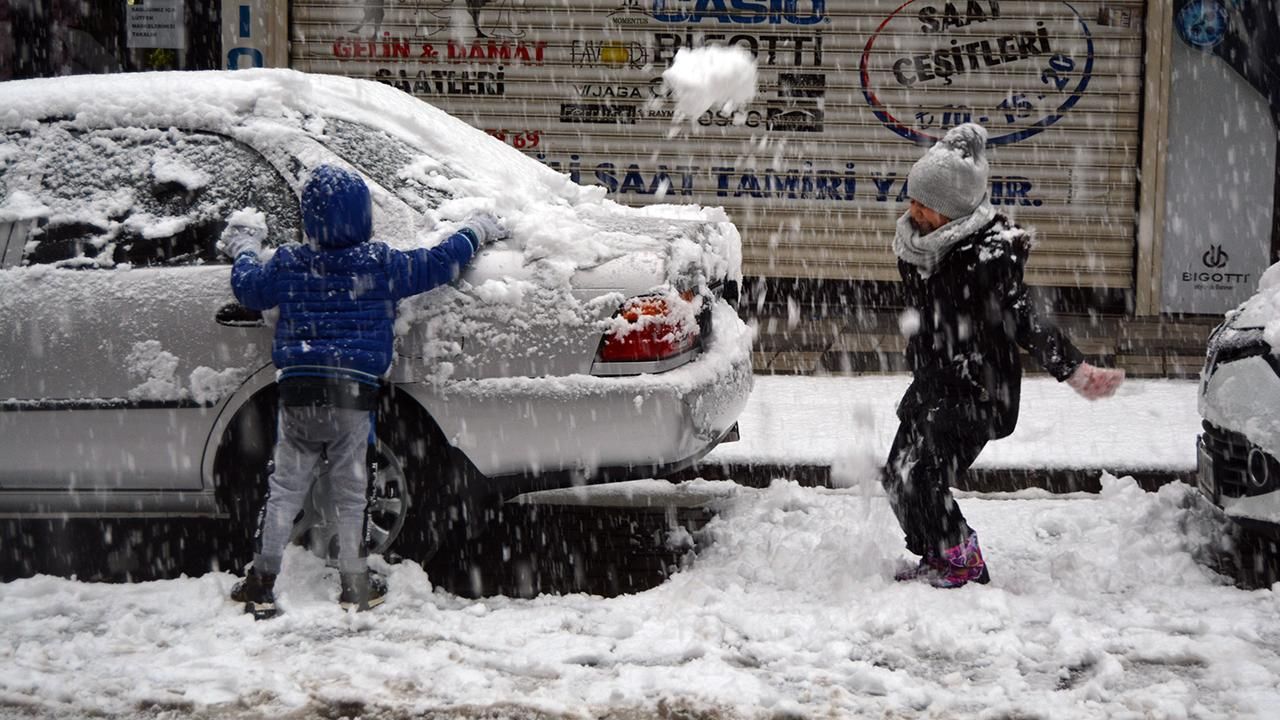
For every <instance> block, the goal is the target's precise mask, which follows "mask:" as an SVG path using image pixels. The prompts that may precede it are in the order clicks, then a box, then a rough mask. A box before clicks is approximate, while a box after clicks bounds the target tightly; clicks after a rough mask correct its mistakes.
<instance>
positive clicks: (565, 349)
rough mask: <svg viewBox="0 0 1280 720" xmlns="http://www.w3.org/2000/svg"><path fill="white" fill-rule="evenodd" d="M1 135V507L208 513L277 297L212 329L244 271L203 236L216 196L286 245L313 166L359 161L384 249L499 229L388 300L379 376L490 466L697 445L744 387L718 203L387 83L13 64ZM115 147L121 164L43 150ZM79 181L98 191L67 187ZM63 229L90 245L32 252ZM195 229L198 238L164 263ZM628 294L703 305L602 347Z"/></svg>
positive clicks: (529, 468)
mask: <svg viewBox="0 0 1280 720" xmlns="http://www.w3.org/2000/svg"><path fill="white" fill-rule="evenodd" d="M0 132H2V133H4V135H3V136H2V137H0V259H2V260H3V264H2V267H3V269H0V328H2V329H0V332H2V333H3V338H2V339H0V514H4V515H8V516H15V515H18V516H40V515H44V516H50V515H56V516H63V515H67V514H73V515H74V514H89V515H93V514H132V515H137V514H206V513H209V514H216V513H218V512H219V511H220V508H219V507H218V503H217V501H216V499H215V494H214V488H213V486H212V480H211V478H212V467H213V463H214V456H215V450H216V448H217V447H218V443H219V441H220V439H221V438H222V434H223V432H224V431H225V430H226V428H227V427H228V425H229V424H230V423H231V422H232V421H233V418H235V417H236V414H237V412H238V411H239V410H240V409H241V408H243V407H244V406H245V405H246V404H247V403H249V402H251V400H252V398H253V397H254V396H255V395H256V394H257V393H259V392H261V391H262V390H263V389H264V388H268V387H270V386H271V384H272V383H273V382H274V379H275V370H274V368H273V367H272V366H271V362H270V349H271V339H272V328H271V317H270V314H269V313H268V317H267V318H266V323H265V324H259V323H255V322H254V321H253V319H252V318H238V317H226V318H220V319H221V320H222V321H221V322H219V321H215V315H218V314H219V313H220V312H221V311H223V310H224V309H225V308H227V307H228V304H229V303H231V302H232V300H233V298H232V295H231V291H230V286H229V277H230V269H231V268H230V264H229V263H228V262H227V261H226V260H225V259H219V258H216V257H215V256H213V255H211V253H210V251H209V250H208V248H207V247H204V245H203V243H205V242H206V241H207V239H208V238H207V237H206V236H207V235H209V233H212V232H215V231H216V229H217V227H218V224H217V223H218V222H220V218H215V217H213V215H214V214H221V213H225V212H228V211H234V210H239V209H241V208H242V206H250V205H253V206H256V207H259V208H261V207H262V206H263V205H264V204H265V205H266V206H267V207H268V208H271V207H274V208H275V212H270V211H269V212H268V218H269V223H270V224H271V225H272V227H271V232H272V238H273V243H274V242H276V241H288V240H301V239H302V238H301V237H300V236H299V230H298V222H297V218H296V215H297V209H296V203H297V194H298V192H299V189H300V186H301V184H302V182H303V181H304V179H305V177H306V175H307V172H308V171H309V170H310V169H311V168H313V167H315V166H317V165H320V164H323V163H333V164H340V165H344V166H348V167H354V168H355V169H356V170H358V171H359V172H361V173H362V174H364V175H365V177H366V179H367V180H368V181H369V184H370V187H371V190H372V192H373V196H374V203H375V210H374V214H375V219H374V222H375V232H374V236H375V239H378V240H382V241H384V242H387V243H388V244H390V245H392V246H393V247H398V248H401V249H410V248H414V247H423V246H430V245H432V244H434V243H436V242H439V241H440V240H441V239H442V238H444V237H446V236H447V235H448V234H449V233H450V232H452V231H453V230H455V229H456V228H457V227H459V224H460V222H461V221H462V220H464V219H465V217H466V216H467V214H468V213H470V212H472V211H475V210H480V209H484V210H490V211H493V212H495V213H496V214H497V215H498V216H500V217H502V218H503V220H504V222H506V224H507V225H508V227H509V229H510V230H511V233H512V237H511V238H510V239H509V240H507V241H504V242H500V243H498V244H497V245H495V246H493V247H490V248H487V249H485V250H484V251H483V252H481V253H480V254H479V255H478V256H477V258H476V259H475V261H474V262H473V263H472V265H471V266H470V267H468V268H467V269H466V271H465V272H464V274H463V276H462V277H461V279H460V280H459V281H458V282H456V283H454V284H453V285H450V286H445V287H441V288H438V289H436V290H434V291H432V292H430V293H427V294H424V295H421V296H418V297H415V298H411V299H409V300H406V301H404V302H402V303H401V306H400V316H399V320H398V323H397V328H396V329H397V343H398V344H397V351H398V357H397V360H396V362H395V363H394V365H393V367H392V369H391V372H390V376H389V380H390V381H391V382H392V383H393V384H394V385H395V387H396V388H397V390H398V391H400V392H401V393H403V394H404V395H405V396H407V397H410V398H412V399H413V400H414V401H416V402H417V403H418V404H420V405H421V407H422V408H425V410H426V411H427V412H428V413H429V414H430V416H431V418H432V419H434V421H435V422H436V424H437V425H438V426H439V428H440V430H441V431H442V433H443V434H444V436H445V437H446V438H447V439H448V441H449V442H450V443H451V444H452V445H453V446H455V447H456V448H458V449H459V450H460V451H461V452H462V453H463V454H464V455H465V456H466V458H468V459H469V461H470V462H471V463H472V464H473V465H474V467H475V468H476V470H478V471H479V472H480V473H482V474H483V475H484V476H486V477H489V478H495V479H497V478H502V477H508V476H510V477H515V476H524V477H527V476H531V475H542V476H547V475H553V474H560V475H562V476H563V477H564V478H566V479H567V480H590V479H592V478H614V477H617V478H622V477H634V476H643V475H646V474H649V473H652V472H657V471H660V470H662V469H669V468H675V467H680V466H683V465H687V464H688V463H690V462H692V461H694V460H696V459H697V458H698V457H700V456H702V455H703V454H705V453H706V452H708V451H709V450H710V449H711V448H712V447H714V446H715V444H716V443H717V442H718V441H720V440H721V439H722V438H724V437H725V436H726V434H728V433H729V432H730V431H731V429H732V428H733V426H734V423H735V421H736V418H737V416H738V414H739V413H740V412H741V410H742V408H743V406H744V405H745V402H746V398H747V395H748V393H749V392H750V389H751V385H752V379H751V364H750V343H751V331H750V330H749V329H748V328H747V327H746V326H745V325H744V324H743V323H742V321H741V320H740V319H739V318H738V317H737V314H736V312H735V311H734V310H733V308H732V307H731V306H730V305H729V304H728V303H727V302H726V301H725V300H724V299H723V298H722V297H721V296H720V295H721V293H722V292H723V291H724V290H725V289H727V288H733V287H734V286H735V285H736V283H737V282H739V281H740V279H741V277H740V275H741V269H740V267H741V262H740V239H739V237H738V235H737V230H736V229H735V228H734V226H733V224H732V223H731V222H729V220H728V218H727V217H726V216H725V215H724V213H723V211H721V210H719V209H715V208H711V209H707V208H700V207H696V206H676V205H665V206H651V207H647V208H644V209H632V208H627V207H624V206H621V205H619V204H617V203H614V202H612V201H610V200H608V199H606V198H605V197H603V193H602V192H600V191H599V189H598V188H584V187H581V186H578V185H575V184H574V183H572V182H570V181H569V180H568V178H567V177H566V176H564V175H561V174H559V173H556V172H554V171H552V170H551V169H549V168H547V167H545V166H543V165H542V164H540V163H538V162H536V161H534V160H532V159H530V158H528V157H526V156H524V155H523V154H521V153H519V152H518V151H516V150H514V149H512V148H509V147H507V146H506V145H505V144H503V143H502V142H500V141H498V140H496V139H493V138H490V137H489V136H488V135H486V134H485V133H483V132H480V131H478V130H475V129H473V128H471V127H469V126H467V125H466V124H465V123H463V122H461V121H460V120H457V119H455V118H453V117H450V116H449V115H447V114H445V113H443V112H441V111H439V110H437V109H435V108H433V107H431V106H429V105H427V104H425V103H421V102H420V101H418V100H415V99H413V98H411V97H409V96H407V95H405V94H403V93H400V92H399V91H396V90H394V89H391V88H388V87H385V86H381V85H378V84H375V83H370V82H364V81H357V80H350V79H345V78H336V77H328V76H311V75H304V74H301V73H296V72H292V71H283V70H281V71H241V72H236V73H160V74H135V75H121V76H106V77H103V76H94V77H79V78H61V79H54V80H34V81H16V82H9V83H3V84H0ZM68 138H69V139H68ZM103 148H107V150H104V152H107V153H108V154H109V155H110V156H111V157H113V158H114V157H120V158H125V159H127V161H128V162H133V163H134V164H135V165H136V167H134V168H133V169H132V170H128V171H126V172H125V173H124V174H123V175H121V177H122V178H124V179H123V180H121V181H115V180H104V179H103V178H102V177H101V174H100V173H99V172H98V171H97V170H95V167H96V166H95V165H94V162H96V161H95V160H93V159H92V157H90V158H89V159H87V160H84V163H85V164H84V165H83V167H81V172H80V174H79V175H77V174H76V173H75V172H73V171H68V170H66V169H65V168H61V169H60V167H54V164H55V163H57V162H62V163H64V164H65V163H70V162H73V160H74V162H75V163H79V162H81V160H83V158H81V155H86V154H87V155H89V156H92V155H93V154H94V153H96V152H98V151H99V150H101V149H103ZM220 148H221V149H220ZM388 148H394V150H395V151H394V152H390V151H389V150H388ZM223 151H225V153H224V154H221V155H220V154H219V153H222V152H223ZM384 151H385V152H384ZM130 153H133V154H130ZM148 153H150V155H148ZM51 155H57V156H59V157H62V156H66V157H67V158H72V159H73V160H65V161H63V160H59V161H53V160H49V157H50V156H51ZM225 157H231V160H225V159H220V158H225ZM388 158H390V159H388ZM124 161H125V160H122V162H124ZM78 167H79V166H78ZM113 172H114V171H113ZM58 173H65V174H66V175H67V177H60V178H56V179H57V181H58V182H59V183H61V186H60V187H62V188H63V189H62V190H61V191H52V190H50V187H51V186H52V185H54V184H57V183H55V182H54V181H53V180H50V179H49V177H50V176H53V175H57V174H58ZM68 177H71V178H73V182H71V183H70V184H73V185H74V184H77V183H83V184H84V185H85V186H89V185H93V187H94V189H93V191H92V192H88V193H86V195H85V198H84V199H83V200H80V199H77V198H76V197H74V196H72V197H67V192H66V190H65V186H66V185H67V184H68V180H67V178H68ZM94 183H97V184H96V185H95V184H94ZM133 185H136V187H133ZM125 186H129V187H125ZM59 192H61V196H59ZM42 193H45V194H47V195H48V197H45V196H43V195H42ZM131 203H132V204H131ZM184 203H185V204H184ZM290 203H293V206H292V207H291V206H290V205H289V204H290ZM143 206H145V207H143ZM173 208H179V210H173ZM182 208H188V210H182ZM184 212H185V213H186V214H184ZM166 213H169V214H166ZM77 223H79V224H78V225H77ZM63 228H70V229H69V230H62V229H63ZM85 228H88V230H85ZM58 232H63V233H64V234H65V235H67V236H68V237H72V236H74V237H75V238H80V239H74V240H68V241H66V242H65V243H64V245H66V247H62V246H55V244H51V241H50V242H45V244H44V245H41V243H42V238H43V240H44V241H47V240H48V238H50V237H54V236H55V235H56V234H57V233H58ZM77 233H79V235H77ZM86 233H87V235H88V236H92V238H91V239H90V240H89V241H85V240H84V239H83V237H82V236H86V235H85V234H86ZM166 233H168V234H166ZM193 238H194V239H193ZM152 241H155V242H156V243H158V245H157V246H156V248H157V249H149V246H148V243H150V242H152ZM183 243H194V244H195V246H193V248H194V249H191V252H194V253H196V254H200V253H203V254H204V257H203V258H202V259H196V260H192V258H190V257H185V258H183V257H180V258H178V261H177V262H170V261H172V260H173V258H174V256H173V255H172V253H178V252H179V251H181V250H182V249H183V247H182V244H183ZM196 246H198V247H196ZM48 247H52V248H53V249H52V250H46V249H45V248H48ZM51 253H52V254H51ZM59 253H62V255H60V254H59ZM148 253H151V254H148ZM166 253H170V255H165V254H166ZM36 255H40V257H36ZM63 255H65V257H63ZM153 256H154V257H160V256H165V257H166V258H167V259H165V260H164V262H158V263H154V264H148V263H152V261H153ZM122 258H123V259H124V261H123V262H122V261H121V259H122ZM636 297H665V298H668V299H670V307H673V308H674V307H676V306H679V307H678V308H677V309H678V310H680V311H682V312H688V313H694V314H696V316H697V317H696V321H697V322H698V323H700V327H701V328H702V329H703V332H702V334H701V336H700V337H699V340H698V343H697V346H696V347H694V348H692V349H690V350H688V351H687V352H683V353H681V355H680V356H678V357H675V358H668V359H666V360H663V361H641V362H602V361H601V360H600V357H599V355H598V350H599V348H600V346H601V342H602V337H604V335H605V333H607V332H610V331H614V332H617V331H618V328H619V323H620V322H621V320H620V319H619V317H618V312H619V309H620V307H622V306H623V305H624V304H625V303H627V302H628V301H629V299H630V298H636ZM624 332H625V330H624Z"/></svg>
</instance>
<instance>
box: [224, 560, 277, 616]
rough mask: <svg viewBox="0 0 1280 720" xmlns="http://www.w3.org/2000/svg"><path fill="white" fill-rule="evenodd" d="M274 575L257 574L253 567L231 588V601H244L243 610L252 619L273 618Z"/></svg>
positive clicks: (274, 604) (274, 610)
mask: <svg viewBox="0 0 1280 720" xmlns="http://www.w3.org/2000/svg"><path fill="white" fill-rule="evenodd" d="M275 588H276V576H275V575H267V574H266V573H263V574H258V572H257V571H256V570H254V569H253V568H249V572H247V573H245V576H244V579H243V580H241V581H240V582H238V583H236V584H235V585H234V586H233V587H232V588H231V600H232V602H238V603H244V611H245V612H246V613H248V614H250V615H252V616H253V619H254V620H266V619H268V618H273V617H275V616H276V613H277V612H278V611H277V610H276V593H275Z"/></svg>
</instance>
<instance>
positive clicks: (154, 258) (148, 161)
mask: <svg viewBox="0 0 1280 720" xmlns="http://www.w3.org/2000/svg"><path fill="white" fill-rule="evenodd" d="M0 167H3V171H2V172H0V212H3V210H4V209H5V208H19V209H20V210H21V212H22V213H24V215H23V217H24V219H31V220H34V221H35V222H36V227H35V228H34V230H33V232H32V233H31V235H30V240H29V241H28V242H27V244H26V247H25V248H24V251H23V254H22V262H23V264H25V265H38V264H53V265H59V266H63V267H84V268H94V267H97V268H101V267H114V266H116V265H120V264H128V265H131V266H157V265H198V264H202V263H209V262H221V261H223V260H222V259H221V258H220V256H219V255H218V252H217V250H216V248H215V243H216V241H217V239H218V237H219V236H220V235H221V233H222V229H223V227H225V221H226V218H227V216H228V215H229V214H230V213H232V212H234V211H236V210H240V209H243V208H246V207H255V208H257V209H259V210H261V211H262V212H263V213H264V214H265V215H266V220H267V227H268V240H269V242H270V243H272V244H278V243H282V242H287V241H292V240H296V239H297V238H298V237H299V228H300V227H301V218H300V215H299V210H298V203H297V200H296V198H295V197H294V195H293V193H292V191H291V190H290V188H289V187H288V185H287V184H286V183H285V181H284V179H283V178H282V177H281V176H280V175H279V173H277V172H276V171H275V169H274V168H273V167H272V166H271V165H270V164H269V163H268V162H267V161H266V160H265V159H264V158H263V157H262V156H261V155H259V154H258V153H257V152H255V151H254V150H253V149H251V148H249V147H248V146H246V145H244V144H243V143H240V142H237V141H235V140H233V139H231V138H228V137H225V136H221V135H216V134H211V133H204V132H188V131H183V130H177V129H150V128H117V129H109V130H81V129H78V128H75V127H71V126H69V125H68V124H66V123H49V124H44V125H41V126H39V127H38V128H37V129H35V130H33V131H31V132H23V133H11V134H9V135H7V136H5V137H4V138H3V141H2V142H0Z"/></svg>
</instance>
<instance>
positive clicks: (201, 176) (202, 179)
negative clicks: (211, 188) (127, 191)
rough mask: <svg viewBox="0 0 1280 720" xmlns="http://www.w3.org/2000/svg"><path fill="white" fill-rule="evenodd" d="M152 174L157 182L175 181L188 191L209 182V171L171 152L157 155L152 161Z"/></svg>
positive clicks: (174, 182)
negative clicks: (196, 166) (206, 171)
mask: <svg viewBox="0 0 1280 720" xmlns="http://www.w3.org/2000/svg"><path fill="white" fill-rule="evenodd" d="M151 175H152V177H154V178H155V181H156V182H157V183H160V184H165V183H173V184H176V185H179V186H181V187H182V188H183V189H184V190H187V191H188V192H190V191H195V190H199V189H200V188H202V187H204V186H205V185H208V184H209V175H208V173H205V172H204V171H202V170H199V169H197V168H194V167H192V166H191V165H189V164H188V163H185V162H183V161H182V159H181V158H177V157H174V156H173V155H169V154H164V155H158V156H156V158H155V160H153V161H152V162H151Z"/></svg>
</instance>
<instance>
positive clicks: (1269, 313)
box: [1227, 263, 1280, 349]
mask: <svg viewBox="0 0 1280 720" xmlns="http://www.w3.org/2000/svg"><path fill="white" fill-rule="evenodd" d="M1227 322H1228V323H1229V324H1230V325H1231V327H1233V328H1235V329H1237V330H1244V329H1246V328H1263V329H1264V330H1265V335H1266V338H1267V342H1268V343H1270V344H1271V347H1272V348H1273V349H1274V348H1277V347H1280V263H1276V264H1275V265H1272V266H1271V267H1269V268H1267V270H1266V271H1265V272H1263V273H1262V277H1261V278H1259V279H1258V292H1257V293H1255V294H1254V295H1253V297H1251V298H1249V299H1248V300H1246V301H1244V302H1243V303H1241V305H1240V307H1238V308H1236V309H1235V310H1232V311H1231V312H1229V313H1227Z"/></svg>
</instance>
